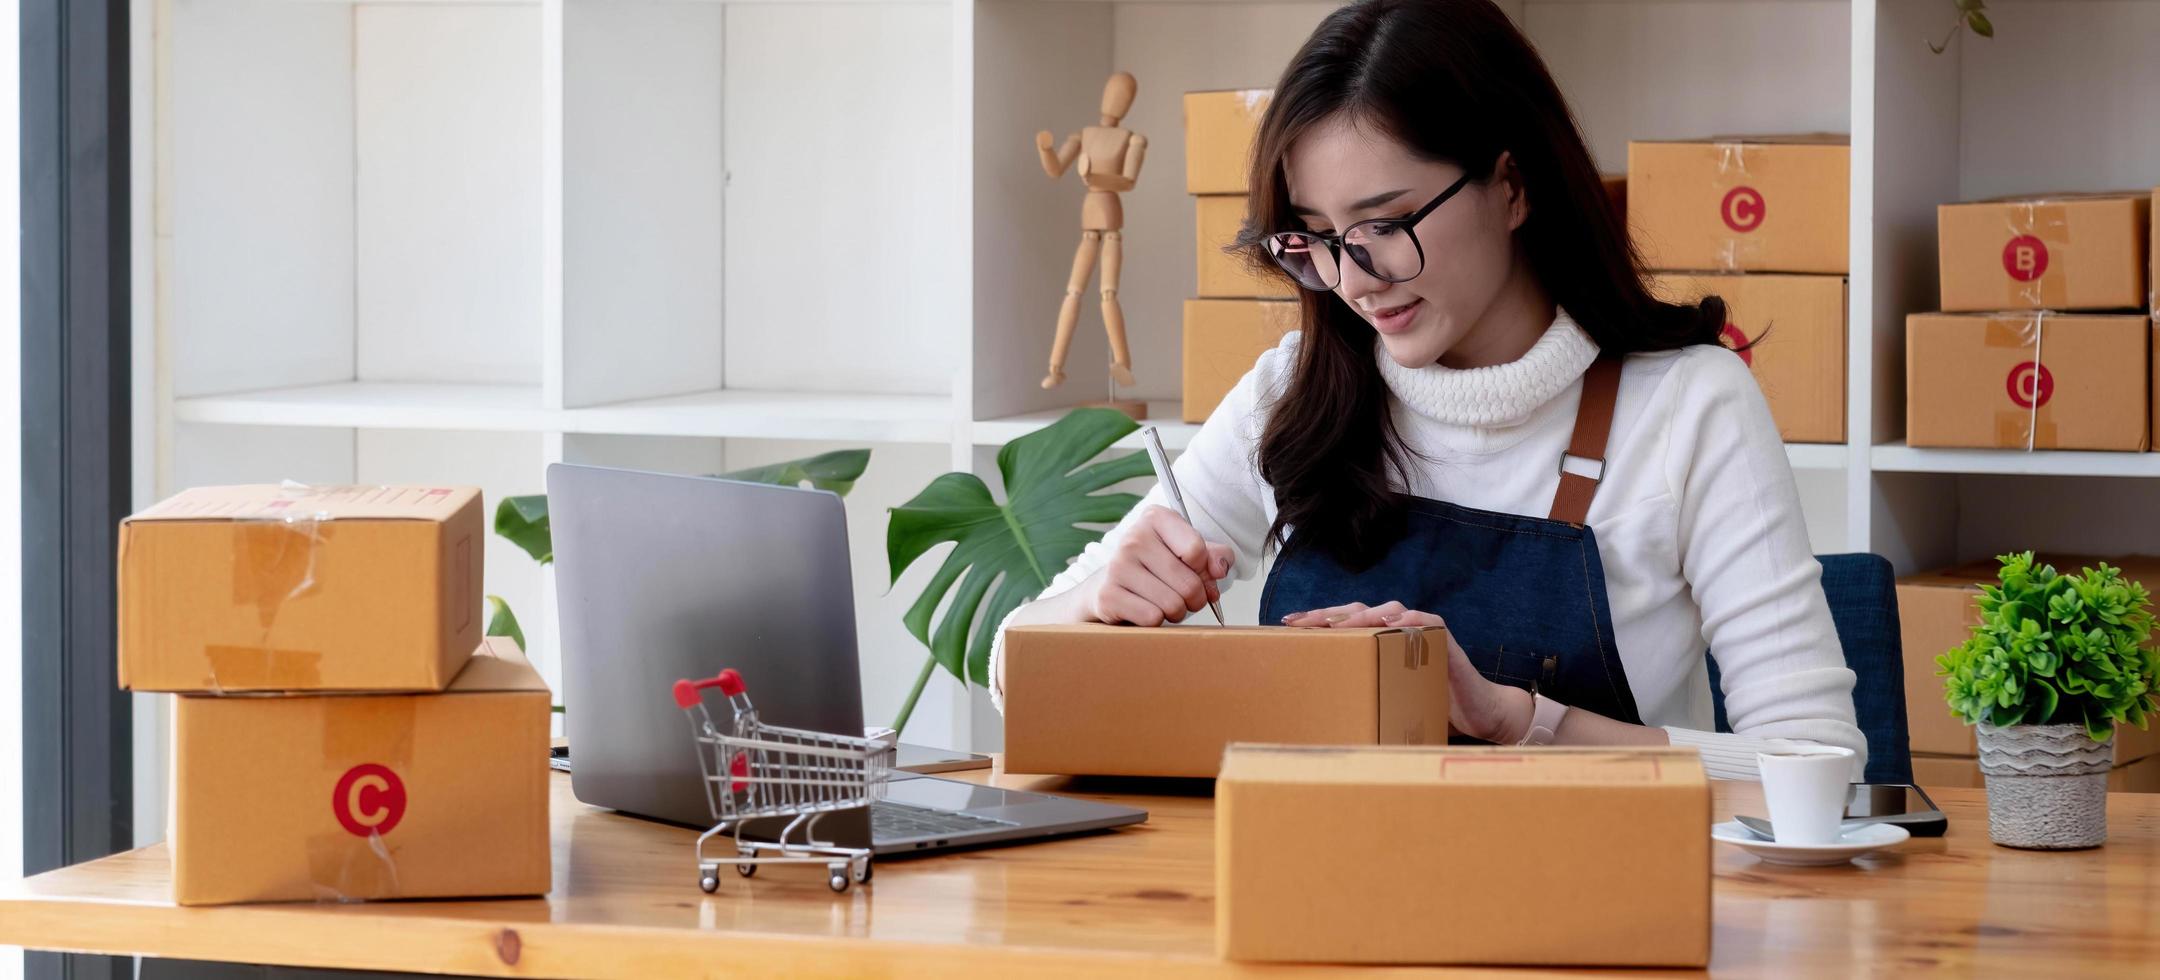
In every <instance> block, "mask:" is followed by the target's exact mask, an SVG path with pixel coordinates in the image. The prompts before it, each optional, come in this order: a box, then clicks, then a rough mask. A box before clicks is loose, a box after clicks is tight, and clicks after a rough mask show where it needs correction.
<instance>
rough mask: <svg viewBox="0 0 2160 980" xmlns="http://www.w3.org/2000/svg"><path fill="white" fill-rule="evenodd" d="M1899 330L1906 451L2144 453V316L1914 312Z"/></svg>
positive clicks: (2147, 335) (2147, 341) (2147, 333)
mask: <svg viewBox="0 0 2160 980" xmlns="http://www.w3.org/2000/svg"><path fill="white" fill-rule="evenodd" d="M1905 328H1906V337H1905V343H1906V356H1905V395H1906V401H1905V441H1906V442H1907V443H1908V444H1910V445H1913V446H1935V447H1952V448H1973V449H2112V450H2123V451H2130V452H2135V451H2139V450H2142V449H2144V448H2145V443H2146V426H2147V424H2148V423H2149V422H2150V421H2151V410H2150V404H2149V403H2148V402H2147V400H2146V399H2147V397H2148V392H2147V391H2146V387H2147V386H2148V385H2149V384H2150V383H2151V375H2152V369H2151V366H2150V362H2149V360H2148V358H2149V356H2150V352H2149V351H2148V350H2147V348H2148V347H2150V346H2151V342H2152V336H2151V334H2152V330H2151V324H2150V323H2149V322H2147V320H2146V318H2145V317H2144V316H2142V315H2130V316H2103V315H2096V314H2090V313H2082V314H2077V313H2073V314H2062V315H2054V314H2041V313H2030V314H2027V313H2018V314H2000V315H1996V316H1982V315H1975V314H1969V313H1967V314H1958V313H1915V314H1913V315H1912V316H1910V317H1908V318H1906V321H1905Z"/></svg>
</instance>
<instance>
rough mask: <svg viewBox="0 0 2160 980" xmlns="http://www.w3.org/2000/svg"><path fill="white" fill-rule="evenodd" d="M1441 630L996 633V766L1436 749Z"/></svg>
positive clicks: (1143, 763)
mask: <svg viewBox="0 0 2160 980" xmlns="http://www.w3.org/2000/svg"><path fill="white" fill-rule="evenodd" d="M1444 640H1445V637H1444V636H1443V635H1442V634H1441V632H1440V631H1438V630H1425V631H1420V630H1417V629H1362V630H1331V629H1290V628H1287V627H1280V626H1243V627H1227V628H1225V627H1209V626H1171V627H1161V628H1156V629H1148V628H1144V627H1136V626H1103V625H1099V624H1081V625H1062V626H1015V627H1013V628H1011V629H1009V630H1007V631H1006V633H1005V769H1006V771H1008V772H1030V773H1055V774H1060V775H1100V776H1213V775H1215V772H1216V770H1217V768H1218V767H1220V766H1221V765H1222V759H1223V749H1224V747H1225V746H1227V745H1229V744H1230V743H1232V742H1238V741H1269V742H1284V743H1292V744H1307V745H1372V744H1408V745H1419V744H1427V743H1433V744H1440V743H1445V742H1446V741H1447V737H1448V688H1447V645H1446V643H1445V642H1444Z"/></svg>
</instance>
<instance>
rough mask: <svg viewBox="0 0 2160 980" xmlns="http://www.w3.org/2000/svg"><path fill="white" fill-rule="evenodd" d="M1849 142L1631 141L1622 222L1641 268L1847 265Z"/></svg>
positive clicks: (1830, 269) (1835, 269)
mask: <svg viewBox="0 0 2160 980" xmlns="http://www.w3.org/2000/svg"><path fill="white" fill-rule="evenodd" d="M1847 142H1848V141H1847V139H1846V137H1844V136H1842V135H1831V134H1822V135H1812V136H1766V137H1733V138H1720V139H1714V140H1699V141H1681V142H1636V143H1630V144H1628V227H1629V229H1630V230H1631V231H1632V232H1633V233H1634V236H1635V243H1636V246H1637V247H1638V248H1639V249H1640V250H1641V252H1642V257H1643V261H1644V267H1645V268H1650V269H1664V270H1674V271H1714V272H1820V273H1836V274H1840V275H1842V274H1844V273H1845V272H1847V271H1849V268H1848V263H1849V260H1848V257H1847V256H1848V248H1849V242H1848V237H1849V236H1848V235H1847V232H1846V225H1847V214H1848V207H1849V202H1850V193H1851V191H1850V187H1851V179H1852V178H1851V172H1852V151H1851V148H1850V147H1848V146H1847V145H1846V144H1847Z"/></svg>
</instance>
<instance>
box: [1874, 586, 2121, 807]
mask: <svg viewBox="0 0 2160 980" xmlns="http://www.w3.org/2000/svg"><path fill="white" fill-rule="evenodd" d="M2041 560H2043V561H2046V562H2048V563H2049V564H2052V565H2054V566H2055V567H2056V568H2057V569H2060V570H2063V571H2076V570H2079V569H2083V568H2087V567H2090V566H2092V565H2094V564H2096V563H2097V562H2099V561H2101V559H2097V558H2082V557H2077V556H2068V555H2063V556H2054V555H2043V556H2041ZM2106 561H2107V562H2108V563H2109V564H2111V565H2115V566H2116V567H2118V568H2121V569H2122V570H2123V573H2124V574H2125V575H2127V576H2128V577H2130V578H2131V579H2134V580H2136V581H2138V582H2142V583H2144V584H2146V585H2147V586H2148V587H2160V558H2148V557H2142V556H2135V555H2132V556H2127V557H2121V558H2109V559H2106ZM1998 567H1999V566H1998V564H1997V563H1996V562H1993V561H1984V562H1973V563H1970V564H1966V565H1960V566H1957V567H1955V568H1948V569H1943V570H1941V571H1936V572H1928V573H1926V574H1923V575H1914V576H1910V577H1908V578H1904V579H1900V580H1899V581H1898V586H1897V596H1898V622H1899V639H1900V641H1901V643H1902V645H1903V648H1904V651H1905V717H1906V728H1907V730H1908V732H1909V735H1910V739H1911V742H1910V744H1911V748H1912V753H1913V781H1914V782H1917V783H1919V784H1920V785H1921V786H1924V787H1957V788H1971V787H1978V786H1980V785H1981V782H1980V763H1979V759H1978V758H1977V756H1978V751H1979V750H1978V746H1977V744H1976V742H1975V741H1974V736H1973V729H1972V726H1970V725H1967V724H1966V723H1965V722H1964V720H1963V719H1961V718H1958V717H1957V716H1956V715H1953V714H1951V713H1950V709H1949V707H1948V705H1947V703H1946V702H1945V701H1944V700H1943V679H1942V678H1940V677H1937V676H1936V675H1935V672H1936V670H1937V669H1938V668H1937V667H1936V663H1935V658H1936V657H1938V656H1941V655H1942V654H1943V653H1944V652H1946V651H1948V650H1951V649H1954V648H1956V647H1957V646H1959V645H1961V644H1963V643H1964V642H1965V639H1966V637H1968V636H1970V635H1971V632H1972V628H1973V627H1974V626H1976V625H1979V622H1980V607H1979V606H1978V605H1976V604H1975V602H1974V600H1976V599H1978V598H1979V596H1980V586H1981V585H1982V584H1983V583H1988V584H1991V583H1993V582H1994V581H1995V570H1996V569H1997V568H1998ZM2108 788H2109V789H2111V790H2115V791H2118V792H2124V791H2130V792H2143V793H2154V792H2160V724H2156V725H2154V726H2152V727H2150V728H2145V729H2139V728H2122V729H2118V730H2117V731H2116V733H2115V772H2114V773H2113V774H2111V775H2110V777H2109V785H2108Z"/></svg>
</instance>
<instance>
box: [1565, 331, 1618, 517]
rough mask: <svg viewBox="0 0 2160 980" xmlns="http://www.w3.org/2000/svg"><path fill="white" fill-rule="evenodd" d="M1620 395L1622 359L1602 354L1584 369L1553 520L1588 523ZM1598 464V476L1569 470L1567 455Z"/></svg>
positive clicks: (1603, 469) (1601, 474) (1601, 475)
mask: <svg viewBox="0 0 2160 980" xmlns="http://www.w3.org/2000/svg"><path fill="white" fill-rule="evenodd" d="M1619 397H1620V358H1617V357H1600V358H1598V359H1597V360H1595V361H1592V362H1590V369H1589V370H1587V371H1584V372H1583V387H1582V402H1581V404H1579V405H1578V406H1577V407H1576V409H1575V435H1574V437H1573V438H1572V439H1570V440H1568V447H1567V451H1566V452H1564V453H1561V454H1560V488H1559V489H1558V490H1556V491H1554V492H1553V502H1552V515H1551V517H1552V519H1553V520H1556V521H1565V522H1567V523H1569V524H1574V525H1577V526H1581V525H1583V524H1587V523H1589V518H1590V501H1591V499H1592V498H1594V497H1596V496H1597V488H1598V481H1599V480H1602V479H1604V478H1605V440H1606V437H1607V436H1610V435H1611V434H1612V417H1613V403H1614V402H1615V401H1617V400H1619ZM1570 456H1573V457H1575V458H1576V459H1579V460H1583V461H1584V462H1589V463H1596V464H1597V475H1596V476H1583V475H1581V474H1578V473H1570V472H1568V470H1567V461H1568V457H1570Z"/></svg>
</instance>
